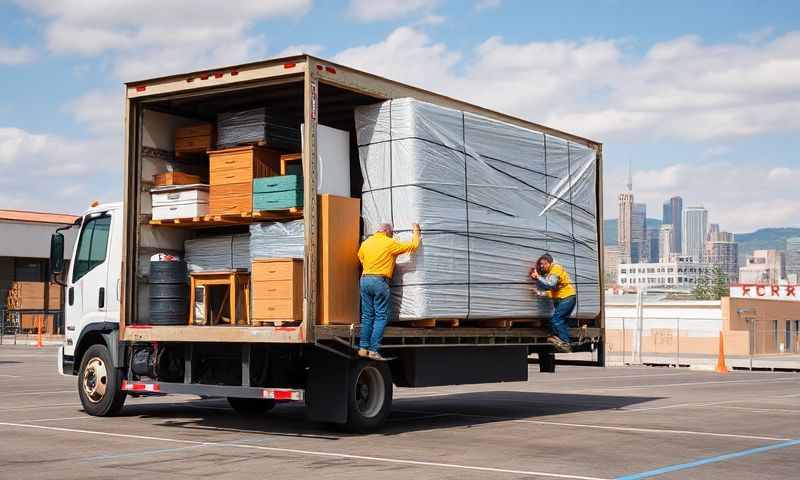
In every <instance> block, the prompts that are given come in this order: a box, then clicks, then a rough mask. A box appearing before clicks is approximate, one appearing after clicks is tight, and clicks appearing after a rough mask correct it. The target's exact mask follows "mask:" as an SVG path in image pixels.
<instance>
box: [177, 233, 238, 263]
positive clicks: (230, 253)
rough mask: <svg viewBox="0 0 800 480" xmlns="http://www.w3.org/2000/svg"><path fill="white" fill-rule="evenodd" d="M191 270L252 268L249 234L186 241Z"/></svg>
mask: <svg viewBox="0 0 800 480" xmlns="http://www.w3.org/2000/svg"><path fill="white" fill-rule="evenodd" d="M183 245H184V249H185V255H184V258H185V260H186V264H187V266H188V268H189V271H190V272H220V271H230V270H242V269H244V270H248V271H249V270H250V238H249V235H247V234H242V235H220V236H216V237H205V238H197V239H194V240H186V241H185V242H184V244H183Z"/></svg>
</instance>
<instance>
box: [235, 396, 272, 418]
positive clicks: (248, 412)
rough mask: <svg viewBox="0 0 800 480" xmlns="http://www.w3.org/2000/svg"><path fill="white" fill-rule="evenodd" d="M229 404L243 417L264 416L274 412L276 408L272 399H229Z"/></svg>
mask: <svg viewBox="0 0 800 480" xmlns="http://www.w3.org/2000/svg"><path fill="white" fill-rule="evenodd" d="M228 404H229V405H230V406H231V408H232V409H234V410H235V411H236V413H238V414H239V415H242V416H243V417H254V416H257V415H263V414H264V413H266V412H268V411H270V410H272V407H274V406H275V400H272V399H270V398H238V397H228Z"/></svg>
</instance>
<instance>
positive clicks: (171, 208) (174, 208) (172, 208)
mask: <svg viewBox="0 0 800 480" xmlns="http://www.w3.org/2000/svg"><path fill="white" fill-rule="evenodd" d="M169 209H170V210H177V209H178V207H169Z"/></svg>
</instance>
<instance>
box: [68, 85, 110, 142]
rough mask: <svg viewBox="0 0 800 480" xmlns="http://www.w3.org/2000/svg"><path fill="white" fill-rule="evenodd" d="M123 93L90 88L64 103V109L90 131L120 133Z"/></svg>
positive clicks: (104, 133)
mask: <svg viewBox="0 0 800 480" xmlns="http://www.w3.org/2000/svg"><path fill="white" fill-rule="evenodd" d="M123 96H124V93H123V91H122V90H121V89H120V90H119V91H118V92H106V91H99V90H92V91H90V92H88V93H86V94H85V95H83V96H81V97H79V98H77V99H75V100H73V101H72V102H70V103H68V104H67V105H66V110H67V111H69V112H70V113H71V114H72V116H73V117H74V118H75V120H77V121H78V122H79V123H81V124H82V125H84V126H85V127H86V128H87V129H88V130H89V131H90V132H92V133H94V134H98V135H101V136H104V135H115V134H116V135H117V136H120V137H121V135H122V99H123Z"/></svg>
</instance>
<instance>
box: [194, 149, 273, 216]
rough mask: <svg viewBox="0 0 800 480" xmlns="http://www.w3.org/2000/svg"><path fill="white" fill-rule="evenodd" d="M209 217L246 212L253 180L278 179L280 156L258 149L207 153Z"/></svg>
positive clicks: (251, 194)
mask: <svg viewBox="0 0 800 480" xmlns="http://www.w3.org/2000/svg"><path fill="white" fill-rule="evenodd" d="M208 161H209V180H210V181H209V183H210V194H209V202H208V203H209V205H208V213H209V215H229V214H241V213H242V212H249V211H250V210H251V209H252V205H253V179H254V178H258V177H269V176H274V175H277V174H278V172H279V170H280V153H279V152H277V151H275V150H270V149H268V148H264V147H259V146H245V147H234V148H226V149H224V150H213V151H209V152H208Z"/></svg>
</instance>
